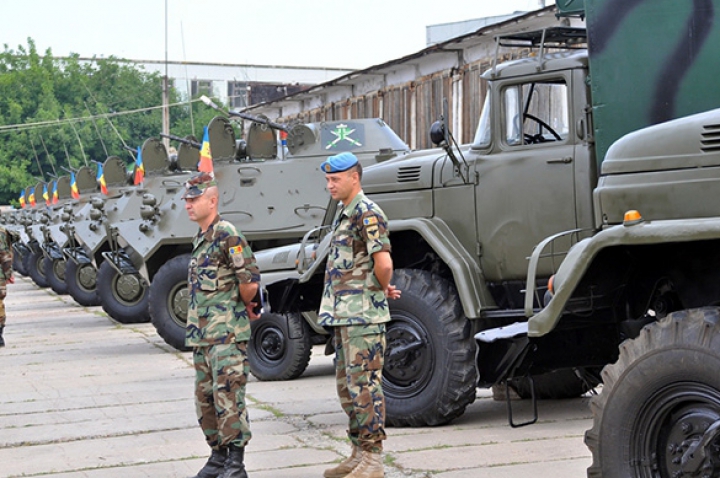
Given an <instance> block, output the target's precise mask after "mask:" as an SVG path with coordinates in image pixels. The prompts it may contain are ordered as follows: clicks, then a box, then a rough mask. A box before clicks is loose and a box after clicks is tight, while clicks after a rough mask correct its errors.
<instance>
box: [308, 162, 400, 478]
mask: <svg viewBox="0 0 720 478" xmlns="http://www.w3.org/2000/svg"><path fill="white" fill-rule="evenodd" d="M320 170H321V171H322V172H324V173H325V177H326V179H327V188H328V191H330V195H331V196H332V197H333V199H337V200H338V201H340V202H341V203H342V205H343V208H342V210H341V211H340V214H339V215H338V217H337V219H336V221H335V224H334V230H333V238H332V242H331V245H330V251H329V254H328V261H327V266H326V269H325V286H324V290H323V297H322V302H321V305H320V324H321V325H322V326H324V327H332V328H333V330H334V334H335V335H334V344H335V377H336V379H337V380H336V383H337V392H338V396H339V397H340V404H341V406H342V407H343V410H344V411H345V413H346V414H347V416H348V423H349V425H348V437H349V438H350V441H351V443H352V453H351V455H350V457H349V458H347V459H346V460H345V461H343V462H342V463H340V464H339V465H338V466H336V467H333V468H330V469H327V470H325V472H324V474H323V475H324V477H325V478H342V477H345V478H382V477H384V476H385V471H384V468H383V462H382V448H383V445H382V443H383V440H384V439H385V438H386V435H385V396H384V395H383V392H382V368H383V362H384V354H385V323H386V322H388V321H389V320H390V311H389V309H388V303H387V299H388V298H391V299H397V298H398V297H400V291H399V290H397V289H396V288H395V286H393V285H390V280H391V279H392V274H393V263H392V259H391V257H390V239H389V237H388V231H387V217H386V216H385V213H383V211H382V210H381V209H380V208H379V207H378V205H377V204H375V203H374V202H373V201H371V200H370V199H368V198H367V196H365V194H363V192H362V187H361V185H360V180H361V179H362V165H361V164H360V163H359V162H358V159H357V158H356V157H355V155H354V154H352V153H340V154H337V155H335V156H330V157H329V158H327V160H326V161H324V162H323V163H322V164H321V165H320Z"/></svg>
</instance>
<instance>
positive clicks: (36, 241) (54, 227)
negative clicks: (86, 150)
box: [25, 166, 97, 293]
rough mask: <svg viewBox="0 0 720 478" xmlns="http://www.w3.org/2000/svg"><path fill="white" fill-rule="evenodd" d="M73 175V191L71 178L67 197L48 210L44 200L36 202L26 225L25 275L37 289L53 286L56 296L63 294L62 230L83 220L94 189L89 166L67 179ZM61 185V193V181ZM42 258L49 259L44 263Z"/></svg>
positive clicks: (63, 238)
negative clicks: (56, 292) (29, 233)
mask: <svg viewBox="0 0 720 478" xmlns="http://www.w3.org/2000/svg"><path fill="white" fill-rule="evenodd" d="M73 176H74V178H75V188H76V190H77V191H76V192H73V191H72V189H73V187H72V184H71V183H72V179H70V180H69V182H70V188H71V193H70V198H69V199H66V200H65V201H66V202H65V203H64V204H61V203H59V204H58V205H56V206H53V207H49V206H47V205H46V204H45V201H42V205H41V203H40V202H37V205H36V210H35V214H34V216H33V220H32V225H31V226H30V230H31V234H32V240H31V241H30V242H29V243H28V246H29V248H30V253H29V255H28V256H27V258H26V263H25V267H26V268H27V271H28V274H29V275H30V277H32V279H33V280H34V281H35V283H36V284H37V285H38V286H40V287H49V286H51V284H54V288H57V289H58V293H66V289H65V276H64V273H65V260H64V257H63V255H62V247H63V246H64V245H65V242H66V241H67V235H66V234H65V233H64V228H65V227H67V226H68V225H71V224H72V223H73V222H74V221H77V220H81V219H82V218H84V217H86V215H87V213H88V211H89V203H88V196H89V195H90V194H91V193H92V192H94V191H95V190H97V182H96V181H95V172H94V171H93V170H92V168H90V167H89V166H82V167H81V168H80V169H78V170H77V171H76V172H72V173H71V175H70V177H71V178H72V177H73ZM62 184H63V190H65V187H64V185H65V180H63V182H62ZM36 188H37V186H36ZM59 192H60V191H59V190H58V193H59ZM46 258H47V259H50V260H49V261H46V260H45V259H46ZM46 265H48V267H47V268H46V267H45V266H46Z"/></svg>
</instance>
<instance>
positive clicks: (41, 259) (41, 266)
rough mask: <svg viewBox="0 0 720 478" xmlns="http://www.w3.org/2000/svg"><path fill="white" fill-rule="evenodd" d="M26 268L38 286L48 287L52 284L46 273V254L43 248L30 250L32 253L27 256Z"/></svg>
mask: <svg viewBox="0 0 720 478" xmlns="http://www.w3.org/2000/svg"><path fill="white" fill-rule="evenodd" d="M25 269H26V270H27V271H28V274H29V275H30V278H31V279H32V280H33V281H34V282H35V284H37V286H38V287H48V286H49V285H50V284H49V283H48V280H47V276H46V275H45V256H44V255H43V253H42V251H41V250H38V251H30V254H28V255H27V257H26V258H25Z"/></svg>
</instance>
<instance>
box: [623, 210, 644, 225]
mask: <svg viewBox="0 0 720 478" xmlns="http://www.w3.org/2000/svg"><path fill="white" fill-rule="evenodd" d="M642 221H643V217H642V216H641V215H640V213H639V212H638V211H636V210H635V209H631V210H629V211H627V212H626V213H625V217H624V218H623V225H625V226H634V225H635V224H639V223H641V222H642Z"/></svg>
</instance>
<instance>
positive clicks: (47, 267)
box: [43, 257, 68, 295]
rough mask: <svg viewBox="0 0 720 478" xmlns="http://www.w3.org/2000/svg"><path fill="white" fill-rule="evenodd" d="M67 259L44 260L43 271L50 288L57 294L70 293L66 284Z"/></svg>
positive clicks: (47, 258)
mask: <svg viewBox="0 0 720 478" xmlns="http://www.w3.org/2000/svg"><path fill="white" fill-rule="evenodd" d="M65 265H66V262H65V259H50V258H49V257H46V258H45V259H44V260H43V270H44V271H45V277H46V278H47V281H48V284H49V285H50V288H52V290H54V291H55V293H56V294H59V295H65V294H67V293H68V289H67V284H65Z"/></svg>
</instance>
